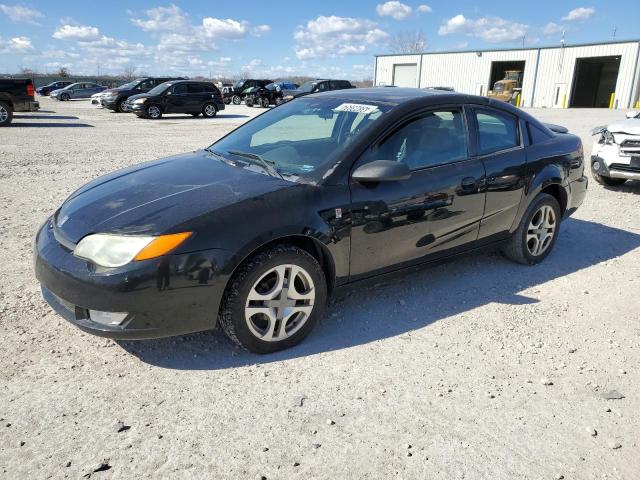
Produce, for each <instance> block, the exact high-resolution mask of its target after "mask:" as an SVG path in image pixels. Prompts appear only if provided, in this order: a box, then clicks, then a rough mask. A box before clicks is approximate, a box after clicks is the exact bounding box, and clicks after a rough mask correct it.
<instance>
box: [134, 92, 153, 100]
mask: <svg viewBox="0 0 640 480" xmlns="http://www.w3.org/2000/svg"><path fill="white" fill-rule="evenodd" d="M153 96H154V95H149V94H148V93H138V94H137V95H131V96H130V97H129V98H127V100H128V101H130V102H133V101H134V100H137V99H138V98H151V97H153Z"/></svg>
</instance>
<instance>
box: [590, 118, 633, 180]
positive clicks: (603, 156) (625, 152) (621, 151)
mask: <svg viewBox="0 0 640 480" xmlns="http://www.w3.org/2000/svg"><path fill="white" fill-rule="evenodd" d="M626 116H627V119H626V120H623V121H622V122H616V123H612V124H611V125H609V126H606V127H596V128H594V129H593V130H592V131H591V135H600V138H599V139H598V141H597V142H596V143H594V144H593V151H592V152H591V173H592V174H593V178H594V179H595V181H596V182H598V183H600V184H601V185H607V186H610V187H613V186H616V185H622V184H623V183H624V182H626V181H627V180H640V111H632V112H628V113H627V115H626Z"/></svg>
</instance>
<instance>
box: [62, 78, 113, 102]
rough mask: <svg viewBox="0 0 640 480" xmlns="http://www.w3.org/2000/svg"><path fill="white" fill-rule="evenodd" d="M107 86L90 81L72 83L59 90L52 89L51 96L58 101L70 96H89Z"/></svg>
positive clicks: (69, 98)
mask: <svg viewBox="0 0 640 480" xmlns="http://www.w3.org/2000/svg"><path fill="white" fill-rule="evenodd" d="M106 89H107V87H105V86H103V85H98V84H97V83H91V82H78V83H72V84H71V85H68V86H66V87H64V88H61V89H60V90H53V91H52V92H51V94H50V96H51V98H54V99H56V100H60V101H66V100H71V99H72V98H90V97H91V95H93V94H95V93H99V92H102V91H104V90H106Z"/></svg>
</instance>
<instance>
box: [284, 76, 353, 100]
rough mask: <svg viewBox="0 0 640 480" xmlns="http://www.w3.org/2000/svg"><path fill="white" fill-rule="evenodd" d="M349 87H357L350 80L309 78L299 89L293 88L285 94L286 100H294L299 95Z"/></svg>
mask: <svg viewBox="0 0 640 480" xmlns="http://www.w3.org/2000/svg"><path fill="white" fill-rule="evenodd" d="M348 88H355V87H354V86H353V85H352V84H351V82H350V81H348V80H330V79H320V78H319V79H317V80H309V81H308V82H305V83H303V84H302V85H300V87H299V88H298V89H297V90H293V91H292V92H290V93H289V94H288V95H286V96H285V100H292V99H294V98H298V97H304V96H305V95H310V94H312V93H322V92H330V91H332V90H344V89H348Z"/></svg>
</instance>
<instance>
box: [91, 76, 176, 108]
mask: <svg viewBox="0 0 640 480" xmlns="http://www.w3.org/2000/svg"><path fill="white" fill-rule="evenodd" d="M171 80H184V78H176V77H174V78H171V77H143V78H136V79H135V80H133V81H131V82H129V83H125V84H124V85H120V86H119V87H117V88H111V89H109V90H105V91H104V92H102V98H101V99H100V104H101V105H102V106H103V107H104V108H108V109H109V110H113V111H114V112H125V111H126V110H125V108H124V104H125V102H126V100H127V99H128V98H129V97H130V96H131V95H138V94H140V93H147V92H148V91H149V90H151V89H152V88H155V87H157V86H158V85H160V84H161V83H165V82H168V81H171Z"/></svg>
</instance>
